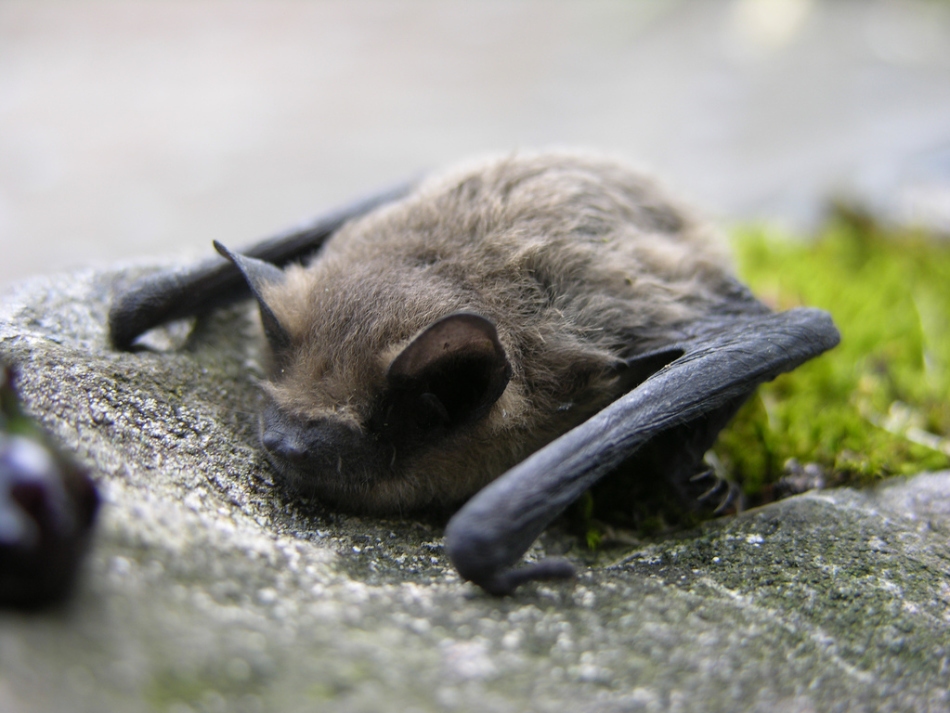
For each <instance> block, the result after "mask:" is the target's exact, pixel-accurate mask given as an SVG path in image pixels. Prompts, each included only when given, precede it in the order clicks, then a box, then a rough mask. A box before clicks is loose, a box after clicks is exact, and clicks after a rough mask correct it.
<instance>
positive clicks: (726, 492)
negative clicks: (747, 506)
mask: <svg viewBox="0 0 950 713" xmlns="http://www.w3.org/2000/svg"><path fill="white" fill-rule="evenodd" d="M689 480H690V483H692V484H703V485H706V490H704V491H703V492H702V493H700V494H699V496H698V497H697V500H698V501H699V502H700V503H701V504H702V505H703V506H704V507H709V506H710V505H712V504H713V503H716V505H715V507H713V508H712V514H713V515H722V514H723V513H726V512H728V511H729V510H732V509H735V510H736V511H738V512H741V511H742V510H743V501H744V496H743V494H742V489H741V488H740V487H739V486H738V485H736V484H735V483H733V482H732V481H731V480H729V479H727V478H724V477H723V476H722V475H720V474H719V473H717V472H716V469H715V468H707V469H706V470H703V471H701V472H699V473H697V474H696V475H694V476H693V477H691V478H690V479H689Z"/></svg>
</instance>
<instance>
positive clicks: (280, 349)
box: [214, 240, 290, 355]
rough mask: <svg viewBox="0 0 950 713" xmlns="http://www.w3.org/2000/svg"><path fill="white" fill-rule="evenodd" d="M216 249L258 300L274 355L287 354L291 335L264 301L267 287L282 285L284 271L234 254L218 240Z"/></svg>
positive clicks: (261, 261) (265, 330)
mask: <svg viewBox="0 0 950 713" xmlns="http://www.w3.org/2000/svg"><path fill="white" fill-rule="evenodd" d="M214 249H215V250H217V251H218V252H219V253H220V254H221V255H222V256H223V257H226V258H227V259H228V260H230V261H231V262H233V263H234V265H235V266H236V267H237V269H238V270H240V271H241V274H242V275H244V279H245V280H247V285H248V287H250V288H251V293H252V294H253V295H254V299H256V300H257V306H258V307H260V310H261V322H262V323H263V325H264V334H265V335H266V336H267V341H268V343H269V344H270V346H271V349H273V351H274V354H277V355H279V354H283V353H286V352H287V350H288V349H289V348H290V335H289V334H288V333H287V330H286V329H284V327H283V326H282V325H281V323H280V322H279V321H278V319H277V316H276V315H275V314H274V311H273V310H272V309H271V308H270V306H269V305H268V304H267V303H266V302H265V301H264V297H263V293H262V290H263V288H264V286H265V285H279V284H282V283H283V281H284V271H283V270H281V269H280V268H279V267H277V266H276V265H272V264H271V263H269V262H264V261H263V260H258V259H257V258H253V257H248V256H247V255H241V254H240V253H236V252H232V251H230V250H228V249H227V248H226V247H224V246H223V245H222V244H221V243H219V242H218V241H217V240H215V241H214Z"/></svg>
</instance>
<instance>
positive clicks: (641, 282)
mask: <svg viewBox="0 0 950 713" xmlns="http://www.w3.org/2000/svg"><path fill="white" fill-rule="evenodd" d="M231 257H232V259H234V260H235V261H236V262H237V263H238V264H239V267H242V271H243V272H244V273H245V276H246V277H247V278H248V281H249V283H250V284H251V287H252V290H253V291H254V293H255V295H256V296H257V298H258V300H259V302H260V303H261V311H262V317H263V319H264V326H265V331H267V333H268V338H269V340H270V342H271V345H272V347H273V351H274V364H273V374H272V378H271V381H270V382H269V383H268V384H267V385H266V387H265V391H266V395H267V399H268V404H267V406H266V407H265V409H264V411H263V414H262V443H263V444H264V446H265V448H266V449H267V451H268V453H269V456H270V459H271V460H272V462H273V463H274V465H275V467H276V468H277V470H278V471H280V473H281V474H282V475H283V476H284V477H285V478H286V479H287V481H288V482H289V484H290V485H291V487H294V488H297V489H299V490H300V491H302V492H304V493H306V494H312V495H316V496H318V497H320V498H322V499H325V500H328V501H331V502H334V503H336V504H338V505H341V506H343V507H346V508H349V509H357V510H364V511H376V512H381V511H394V510H405V509H410V508H416V507H421V506H425V505H432V504H436V505H453V504H458V503H459V502H461V501H463V500H464V499H466V498H467V497H469V496H471V495H472V494H473V493H475V492H476V491H478V490H479V489H480V488H482V487H483V486H484V485H485V484H486V483H488V482H489V481H491V480H493V479H494V478H496V477H497V476H499V475H500V474H501V473H503V472H504V471H505V470H507V469H508V468H510V467H512V466H513V465H515V464H516V463H518V462H519V461H521V460H523V459H524V458H525V457H526V456H527V455H529V454H530V453H531V452H533V451H535V450H537V449H538V448H540V447H541V446H543V445H544V444H546V443H548V442H549V441H551V440H552V439H554V438H556V437H557V436H558V435H560V434H562V433H564V432H566V431H567V430H569V429H570V428H572V427H573V426H575V425H577V424H579V423H580V422H582V421H583V420H585V419H586V418H588V417H589V416H591V415H592V414H593V413H595V412H596V411H598V410H599V409H601V408H602V407H604V406H605V405H606V404H608V403H610V402H611V401H613V400H614V399H616V398H617V397H618V396H619V395H621V394H622V393H623V392H624V391H626V390H628V389H629V388H631V386H633V385H635V383H636V381H637V380H639V379H642V378H643V377H642V375H641V376H636V375H632V374H630V373H629V369H627V367H626V364H627V361H626V360H628V359H629V358H630V357H632V356H634V355H636V354H638V353H644V352H648V351H651V350H654V349H657V348H660V347H662V346H664V345H666V344H670V343H673V342H675V341H677V340H680V339H682V338H684V337H687V336H689V335H690V334H693V333H695V332H696V331H698V330H701V329H702V325H703V322H704V316H705V315H709V314H714V313H716V314H718V313H722V312H730V311H742V310H753V311H758V310H761V311H764V308H763V307H761V305H759V304H758V303H756V302H755V301H754V300H753V299H752V298H751V297H750V296H749V295H748V292H747V291H745V289H744V288H743V287H741V285H738V284H737V283H736V282H735V280H734V279H733V278H732V276H731V275H730V273H729V271H728V268H727V267H726V262H725V260H724V257H723V255H722V254H721V253H720V251H719V248H718V245H717V242H716V239H715V237H714V236H713V234H712V233H711V231H710V230H709V228H708V227H707V226H706V225H705V224H703V223H700V222H698V221H697V220H695V219H694V218H693V217H692V216H691V214H690V212H689V211H688V210H687V209H685V208H684V207H683V206H681V205H679V204H678V203H677V202H676V201H674V200H673V199H672V198H670V197H669V196H667V195H666V194H665V193H664V192H663V191H662V190H661V189H660V188H659V187H658V186H657V185H656V183H655V182H654V181H653V180H652V179H651V178H649V177H647V176H645V175H642V174H640V173H637V172H635V171H632V170H630V169H629V168H626V167H624V166H621V165H619V164H617V163H614V162H612V161H609V160H604V159H600V158H594V157H589V156H583V155H576V154H563V153H557V154H554V153H547V154H537V155H523V156H522V155H516V156H513V157H507V158H501V159H496V160H490V161H486V162H483V163H480V164H477V165H473V166H470V167H466V168H462V169H460V170H456V171H454V172H451V173H448V174H446V175H444V176H442V177H439V178H435V179H432V180H429V181H427V182H425V183H423V184H422V185H421V186H420V187H419V188H418V189H417V190H416V191H414V192H413V193H412V194H411V195H409V196H408V197H406V198H405V199H403V200H401V201H398V202H396V203H392V204H389V205H387V206H384V207H382V208H379V209H377V210H375V211H374V212H372V213H370V214H369V215H367V216H365V217H362V218H360V219H357V220H355V221H353V222H350V223H349V224H347V225H345V226H344V227H343V228H342V229H341V230H340V231H339V232H337V233H336V234H335V235H334V236H333V237H332V238H331V239H330V240H329V242H328V243H327V244H326V245H325V247H324V248H323V250H322V252H321V253H320V254H319V255H318V256H317V257H316V258H315V259H314V260H313V261H312V262H311V264H310V265H307V266H299V265H298V266H291V267H289V268H288V269H287V270H285V271H283V272H280V271H278V270H277V269H276V268H273V269H272V270H268V269H258V267H255V266H254V265H251V264H249V263H248V262H247V259H243V260H242V258H241V257H240V256H233V255H232V256H231ZM255 262H256V261H255ZM259 267H261V268H262V266H259ZM267 267H270V266H267Z"/></svg>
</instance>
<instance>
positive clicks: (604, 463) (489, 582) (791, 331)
mask: <svg viewBox="0 0 950 713" xmlns="http://www.w3.org/2000/svg"><path fill="white" fill-rule="evenodd" d="M709 326H712V327H713V328H704V329H703V335H702V336H698V337H694V338H692V339H690V340H688V341H684V342H683V343H681V344H677V345H672V346H671V347H670V348H669V349H666V350H664V351H663V352H657V353H654V354H653V355H648V357H647V361H648V362H649V361H650V360H652V361H653V364H654V366H656V368H658V369H659V370H658V371H656V373H654V374H653V375H652V376H650V377H649V378H647V379H646V381H644V382H643V383H642V384H640V385H639V386H638V387H636V388H635V389H633V390H632V391H630V392H629V393H627V394H626V395H624V396H622V397H621V398H620V399H618V400H617V401H615V402H614V403H613V404H611V405H610V406H608V407H607V408H605V409H604V410H602V411H601V412H599V413H598V414H597V415H595V416H593V417H592V418H590V419H589V420H587V421H585V422H584V423H582V424H581V425H580V426H577V427H576V428H574V429H573V430H571V431H569V432H568V433H566V434H565V435H563V436H561V437H560V438H558V439H557V440H555V441H553V442H552V443H550V444H549V445H548V446H546V447H544V448H542V449H541V450H540V451H538V452H536V453H534V454H533V455H532V456H531V457H529V458H527V459H526V460H525V461H523V462H522V463H520V464H519V465H517V466H515V467H514V468H512V469H511V470H509V471H508V472H507V473H505V474H504V475H502V476H501V477H500V478H498V480H496V481H494V482H492V483H491V484H490V485H488V486H487V487H486V488H485V489H484V490H482V491H481V492H479V493H478V494H477V495H475V497H473V498H472V499H471V500H470V501H468V503H466V504H465V506H464V507H462V509H461V510H459V511H458V513H456V514H455V516H454V517H453V518H452V519H451V520H450V521H449V524H448V527H447V528H446V533H445V537H446V550H447V552H448V555H449V557H450V558H451V560H452V562H453V563H454V564H455V566H456V568H457V569H458V571H459V573H460V574H461V575H462V577H463V578H464V579H467V580H470V581H472V582H474V583H475V584H478V585H479V586H481V587H482V588H483V589H485V590H486V591H488V592H490V593H492V594H507V593H509V592H511V591H512V590H513V589H514V588H515V587H517V586H518V585H519V584H521V583H523V582H525V581H528V580H533V579H547V578H560V577H566V576H570V574H571V573H572V569H571V567H570V565H569V564H567V563H566V562H562V561H556V560H548V561H543V562H540V563H538V564H535V565H532V566H528V567H524V568H522V569H517V570H511V569H509V568H510V567H512V566H513V565H514V564H515V563H516V562H517V561H518V560H519V559H520V558H521V556H522V555H523V554H524V553H525V552H526V551H527V549H528V548H529V547H530V546H531V543H532V542H534V540H535V539H536V538H537V537H538V535H540V534H541V532H542V531H543V530H544V528H545V527H546V526H547V525H548V524H549V523H550V522H551V521H552V520H554V518H556V517H557V516H558V515H559V514H560V513H561V512H563V510H564V509H565V508H566V507H567V506H568V505H570V504H571V503H572V502H574V501H575V500H576V499H577V498H578V497H580V495H581V494H583V493H584V492H585V491H586V490H587V489H588V488H590V487H591V486H592V485H593V484H594V483H596V482H597V481H598V480H599V479H601V478H602V477H603V476H604V475H606V474H607V473H609V472H610V471H612V470H613V469H615V468H616V467H617V466H618V465H619V464H620V463H621V462H623V461H624V460H625V459H627V458H629V457H630V456H632V455H634V454H635V453H637V452H638V451H639V450H640V449H641V448H642V447H643V446H646V445H647V444H651V443H656V442H657V439H660V440H661V441H662V439H663V438H664V436H665V435H667V434H670V433H671V432H672V433H674V434H675V435H676V436H677V438H675V439H672V440H671V441H670V442H669V443H666V442H663V446H664V447H666V446H667V445H670V446H671V447H672V448H673V449H676V448H677V447H678V446H679V445H684V444H685V445H687V447H689V444H691V443H692V444H693V446H695V441H696V440H697V439H693V438H691V437H689V435H687V434H689V433H690V431H691V430H695V429H699V430H700V431H703V432H706V433H711V436H710V438H714V437H715V432H716V431H718V429H719V428H721V427H722V425H724V424H725V421H726V420H727V419H728V417H729V416H731V415H732V413H733V412H734V411H735V409H736V408H737V407H738V405H739V404H741V403H742V401H743V400H745V398H746V397H747V396H748V395H749V394H750V393H752V391H753V390H754V389H755V388H756V387H757V386H758V385H759V384H761V383H763V382H765V381H769V380H771V379H773V378H775V377H776V376H777V375H778V374H780V373H782V372H786V371H791V370H792V369H794V368H795V367H797V366H799V365H800V364H802V363H804V362H805V361H807V360H809V359H811V358H812V357H815V356H817V355H818V354H821V353H822V352H824V351H826V350H827V349H830V348H831V347H833V346H835V345H836V344H837V343H838V341H839V339H840V337H839V334H838V331H837V329H836V328H835V326H834V324H833V323H832V321H831V318H830V317H829V315H828V314H827V313H825V312H822V311H820V310H816V309H806V308H801V309H793V310H790V311H788V312H783V313H779V314H773V313H765V314H753V315H746V316H738V315H734V316H731V317H728V318H725V319H723V320H722V322H721V323H720V322H717V323H716V324H715V325H709ZM664 364H665V365H664ZM699 440H703V439H699ZM709 442H711V440H710V441H709ZM670 455H671V458H675V457H676V454H675V453H671V454H670Z"/></svg>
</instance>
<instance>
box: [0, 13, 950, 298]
mask: <svg viewBox="0 0 950 713" xmlns="http://www.w3.org/2000/svg"><path fill="white" fill-rule="evenodd" d="M549 145H578V146H589V147H596V148H598V149H602V150H605V151H608V152H612V153H617V154H619V155H621V156H625V157H627V158H630V159H632V160H634V161H637V162H642V163H645V164H647V165H649V166H651V167H652V168H654V169H655V170H656V172H657V173H659V174H660V175H661V176H662V177H663V178H664V179H665V180H666V182H667V183H669V184H671V185H673V186H675V187H677V188H678V189H680V190H681V191H682V192H683V193H685V194H686V195H688V196H690V197H692V198H693V199H694V200H695V201H697V202H698V203H699V204H700V205H701V206H703V207H704V208H705V209H706V210H707V211H709V212H710V213H712V214H714V215H717V216H720V217H722V218H725V219H727V220H735V219H748V218H766V219H769V220H775V221H783V222H787V223H791V224H797V225H799V226H801V225H807V224H808V223H809V221H811V220H813V219H814V218H815V216H816V215H817V213H818V211H819V210H820V208H821V205H822V201H823V200H824V199H825V198H826V197H827V196H828V195H830V194H831V193H836V192H845V193H849V194H856V195H860V196H863V197H865V198H868V199H870V200H872V201H873V202H874V203H875V204H876V205H877V206H878V207H879V208H880V209H881V210H883V211H885V212H888V213H890V214H892V215H894V216H896V217H899V218H901V219H923V220H927V221H929V222H931V223H933V224H936V225H938V226H941V227H943V228H944V229H946V230H947V231H948V232H950V200H948V196H950V3H947V2H938V1H937V0H917V1H915V2H910V1H907V2H898V1H897V0H887V1H883V0H850V1H849V0H827V1H825V2H820V1H818V0H728V1H727V0H722V1H713V0H704V1H703V2H698V1H696V0H692V1H690V0H681V1H675V0H641V1H640V2H635V3H634V2H627V1H625V0H618V1H612V2H604V1H599V0H595V1H586V2H554V1H552V0H524V1H518V2H514V1H512V2H501V1H499V0H495V1H484V2H460V1H446V2H438V3H436V2H429V1H426V0H391V1H388V2H303V1H299V0H280V1H277V2H272V1H265V0H245V1H242V2H231V1H229V0H173V1H169V2H160V3H159V2H151V1H149V0H133V1H127V2H112V1H101V0H100V1H94V2H93V1H90V2H81V3H79V2H70V1H68V0H67V1H59V2H52V1H50V2H47V1H43V2H36V1H35V0H0V286H2V285H4V284H8V283H10V282H12V281H14V280H16V279H18V278H21V277H23V276H26V275H28V274H32V273H38V272H50V271H53V270H59V269H64V268H70V267H75V266H78V265H82V264H94V263H103V262H107V261H114V260H116V259H127V258H135V257H140V256H146V255H182V254H187V255H192V256H197V255H207V254H210V253H211V250H210V242H211V240H212V239H220V240H222V241H225V242H226V243H227V244H229V245H234V246H241V245H243V244H245V243H247V242H250V241H252V240H254V239H256V238H258V237H262V236H264V235H267V234H269V233H272V232H275V231H277V230H278V229H281V228H284V227H286V226H288V225H290V224H293V223H294V222H296V221H297V220H299V219H302V218H306V217H308V216H310V215H312V214H315V213H317V212H319V211H320V210H322V209H325V208H329V207H331V206H333V205H334V204H336V203H338V202H341V201H345V200H346V199H348V198H351V197H354V196H357V195H360V194H363V193H366V192H368V191H371V190H373V189H375V188H378V187H382V186H386V185H388V184H391V183H393V182H395V181H397V180H400V179H402V178H404V177H406V176H411V175H414V174H416V173H418V172H419V171H420V170H424V169H428V168H433V167H438V166H441V165H443V164H446V163H449V162H453V161H456V160H458V159H460V158H466V157H468V156H470V155H471V154H480V153H486V152H497V151H507V150H511V149H514V148H517V147H540V146H549Z"/></svg>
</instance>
